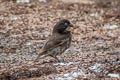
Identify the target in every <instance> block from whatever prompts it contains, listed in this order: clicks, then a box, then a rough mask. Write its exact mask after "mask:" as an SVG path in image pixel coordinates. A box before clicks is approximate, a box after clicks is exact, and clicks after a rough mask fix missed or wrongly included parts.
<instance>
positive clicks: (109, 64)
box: [0, 0, 120, 80]
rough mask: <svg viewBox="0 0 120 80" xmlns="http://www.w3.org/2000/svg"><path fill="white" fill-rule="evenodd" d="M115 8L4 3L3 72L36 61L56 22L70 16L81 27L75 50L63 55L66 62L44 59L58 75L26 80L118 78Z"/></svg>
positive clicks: (0, 28)
mask: <svg viewBox="0 0 120 80" xmlns="http://www.w3.org/2000/svg"><path fill="white" fill-rule="evenodd" d="M114 10H115V9H114V8H111V7H109V8H108V7H105V8H99V7H96V6H95V5H84V4H73V3H72V4H67V3H63V2H61V1H59V0H58V1H57V0H51V1H50V2H47V3H44V2H42V3H40V2H38V1H34V0H32V1H31V2H30V3H16V2H13V1H4V2H1V3H0V65H1V67H0V69H3V68H4V67H5V66H8V65H7V64H9V65H20V64H22V63H25V62H27V61H33V60H34V59H35V58H36V57H37V55H38V54H39V50H40V49H41V47H42V46H43V44H44V42H45V41H46V39H47V38H48V37H49V36H50V35H51V31H52V28H53V26H54V25H55V23H56V22H57V21H59V20H60V19H62V18H66V19H69V20H70V21H71V22H72V23H73V24H74V25H75V26H76V27H78V28H77V29H75V30H74V32H73V33H72V34H73V39H72V45H71V47H70V48H69V49H68V50H67V51H66V52H65V53H64V54H63V55H61V56H60V57H59V58H63V59H64V60H65V63H58V62H55V61H54V59H53V58H50V57H47V58H45V59H43V61H47V62H49V63H50V64H52V66H53V67H55V68H56V70H57V73H54V72H53V73H51V74H49V75H43V76H40V77H33V78H29V79H25V80H120V18H119V17H116V16H114ZM40 61H42V60H40ZM51 61H52V62H51ZM2 66H3V67H2ZM40 66H41V65H40Z"/></svg>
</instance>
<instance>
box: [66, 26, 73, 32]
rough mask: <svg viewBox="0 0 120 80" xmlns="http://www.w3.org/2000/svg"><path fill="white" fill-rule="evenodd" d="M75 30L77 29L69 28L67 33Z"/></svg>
mask: <svg viewBox="0 0 120 80" xmlns="http://www.w3.org/2000/svg"><path fill="white" fill-rule="evenodd" d="M74 29H75V27H68V28H67V31H68V32H72V31H73V30H74Z"/></svg>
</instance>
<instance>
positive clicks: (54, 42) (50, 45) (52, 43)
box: [35, 37, 69, 61]
mask: <svg viewBox="0 0 120 80" xmlns="http://www.w3.org/2000/svg"><path fill="white" fill-rule="evenodd" d="M68 39H69V38H54V37H51V38H49V40H48V41H47V42H46V43H45V45H44V46H43V48H42V49H41V50H40V53H39V55H38V56H37V58H36V60H35V61H37V60H38V59H39V57H40V56H43V57H45V56H47V51H49V50H51V49H54V48H56V47H58V46H60V45H62V44H64V43H66V42H67V41H68Z"/></svg>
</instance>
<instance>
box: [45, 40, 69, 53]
mask: <svg viewBox="0 0 120 80" xmlns="http://www.w3.org/2000/svg"><path fill="white" fill-rule="evenodd" d="M68 39H69V38H62V39H59V38H58V39H50V40H48V41H47V42H46V43H45V45H44V46H43V50H44V51H48V50H50V49H53V48H56V47H58V46H60V45H62V44H64V43H66V42H67V41H68Z"/></svg>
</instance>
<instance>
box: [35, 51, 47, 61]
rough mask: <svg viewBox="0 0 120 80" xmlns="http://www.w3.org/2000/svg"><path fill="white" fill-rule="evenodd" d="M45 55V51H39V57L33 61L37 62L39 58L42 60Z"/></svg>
mask: <svg viewBox="0 0 120 80" xmlns="http://www.w3.org/2000/svg"><path fill="white" fill-rule="evenodd" d="M46 56H47V55H46V51H42V50H41V51H40V53H39V55H38V56H37V58H36V59H35V60H34V61H38V60H39V58H44V57H46Z"/></svg>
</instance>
